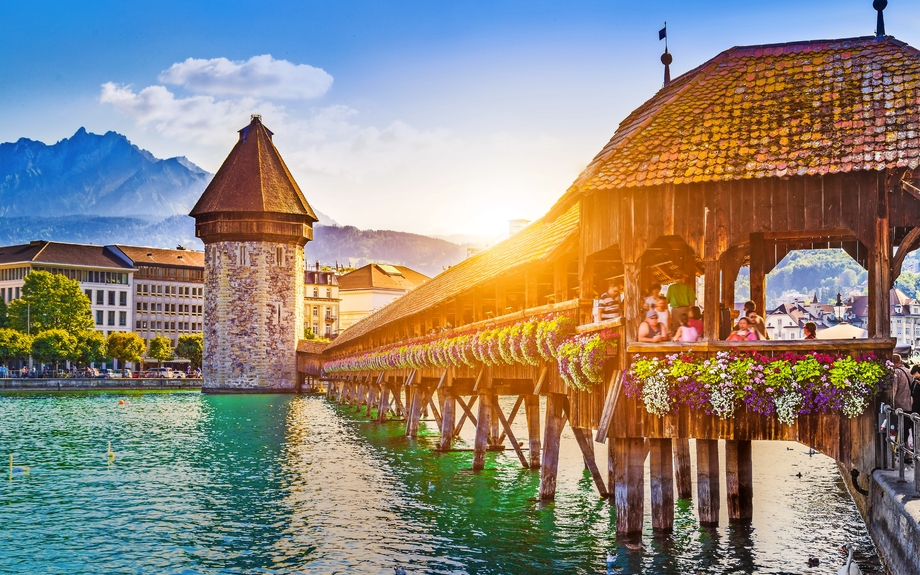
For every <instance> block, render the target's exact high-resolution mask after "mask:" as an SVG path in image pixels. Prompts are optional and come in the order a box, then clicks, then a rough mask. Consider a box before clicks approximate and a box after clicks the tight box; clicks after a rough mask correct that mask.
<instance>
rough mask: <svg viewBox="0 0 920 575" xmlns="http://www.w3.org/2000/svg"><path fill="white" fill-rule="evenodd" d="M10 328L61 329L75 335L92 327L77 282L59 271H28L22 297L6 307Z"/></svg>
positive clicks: (90, 314) (83, 297)
mask: <svg viewBox="0 0 920 575" xmlns="http://www.w3.org/2000/svg"><path fill="white" fill-rule="evenodd" d="M9 321H10V327H12V328H13V329H15V330H18V331H21V332H24V333H25V332H29V333H33V334H37V333H40V332H43V331H45V330H48V329H62V330H64V331H66V332H68V333H71V334H76V333H78V332H81V331H84V330H90V329H93V314H92V309H91V308H90V304H89V299H88V298H87V297H86V294H84V293H83V291H82V290H81V289H80V283H79V282H77V281H76V280H72V279H67V278H66V277H64V276H62V275H59V274H51V273H48V272H41V271H36V272H31V273H29V275H27V276H26V279H25V283H24V284H23V286H22V297H20V298H18V299H15V300H13V301H12V302H11V303H10V306H9Z"/></svg>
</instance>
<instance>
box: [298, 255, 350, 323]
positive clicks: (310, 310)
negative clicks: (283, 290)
mask: <svg viewBox="0 0 920 575" xmlns="http://www.w3.org/2000/svg"><path fill="white" fill-rule="evenodd" d="M340 302H341V299H340V298H339V279H338V276H337V275H336V274H335V272H334V271H333V270H331V269H325V270H324V269H322V267H321V266H320V264H319V262H316V264H315V265H314V267H313V269H312V270H307V271H305V272H304V308H303V309H304V326H305V327H307V328H309V329H310V330H311V331H312V332H313V333H314V334H316V335H318V336H320V337H326V338H330V339H331V338H334V337H335V336H337V335H338V334H339V303H340Z"/></svg>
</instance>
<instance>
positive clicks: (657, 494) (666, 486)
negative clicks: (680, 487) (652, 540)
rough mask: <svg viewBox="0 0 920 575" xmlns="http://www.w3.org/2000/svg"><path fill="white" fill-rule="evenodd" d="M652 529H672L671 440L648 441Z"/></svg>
mask: <svg viewBox="0 0 920 575" xmlns="http://www.w3.org/2000/svg"><path fill="white" fill-rule="evenodd" d="M648 446H649V473H650V475H651V477H649V483H650V484H651V487H652V529H656V530H660V531H671V530H672V529H674V466H673V459H672V454H671V449H672V448H671V439H649V440H648Z"/></svg>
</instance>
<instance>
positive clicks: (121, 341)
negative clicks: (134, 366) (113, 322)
mask: <svg viewBox="0 0 920 575" xmlns="http://www.w3.org/2000/svg"><path fill="white" fill-rule="evenodd" d="M105 349H106V353H107V354H108V355H109V356H111V357H114V358H115V359H117V360H118V361H120V362H123V363H124V362H129V361H140V360H141V355H142V354H143V353H144V350H145V349H146V347H145V346H144V340H143V338H142V337H141V336H139V335H137V334H136V333H134V332H133V331H129V332H123V331H113V332H112V333H110V334H109V337H108V338H106V340H105Z"/></svg>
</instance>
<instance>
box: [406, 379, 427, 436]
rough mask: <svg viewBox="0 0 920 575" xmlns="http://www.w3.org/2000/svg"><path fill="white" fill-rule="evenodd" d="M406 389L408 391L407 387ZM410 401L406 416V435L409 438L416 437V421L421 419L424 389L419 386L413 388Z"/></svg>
mask: <svg viewBox="0 0 920 575" xmlns="http://www.w3.org/2000/svg"><path fill="white" fill-rule="evenodd" d="M406 389H407V390H408V389H410V388H409V387H408V386H407V387H406ZM411 389H412V395H411V399H410V400H409V402H410V403H409V413H408V414H407V416H406V435H407V436H409V437H418V421H419V419H421V417H422V397H423V396H424V395H425V388H424V387H422V386H421V385H416V386H413V387H412V388H411Z"/></svg>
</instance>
